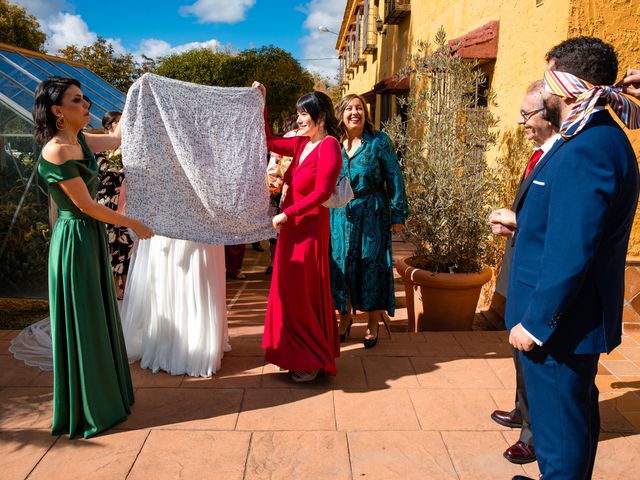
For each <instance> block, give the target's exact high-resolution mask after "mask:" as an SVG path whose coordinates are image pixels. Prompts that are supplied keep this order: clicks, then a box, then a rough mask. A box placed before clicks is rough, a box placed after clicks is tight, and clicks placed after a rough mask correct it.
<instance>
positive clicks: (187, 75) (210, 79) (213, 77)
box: [154, 48, 231, 87]
mask: <svg viewBox="0 0 640 480" xmlns="http://www.w3.org/2000/svg"><path fill="white" fill-rule="evenodd" d="M230 58H231V55H230V54H227V53H222V52H214V51H213V50H211V49H209V48H197V49H194V50H189V51H187V52H184V53H174V54H173V55H169V56H167V57H164V58H162V59H160V60H159V62H158V63H159V65H158V66H157V67H156V69H155V72H154V73H156V74H158V75H162V76H163V77H168V78H174V79H176V80H182V81H184V82H191V83H198V84H200V85H217V86H223V87H227V86H229V81H227V80H226V79H225V76H226V75H227V74H226V73H223V69H224V65H225V63H227V62H228V61H229V59H230Z"/></svg>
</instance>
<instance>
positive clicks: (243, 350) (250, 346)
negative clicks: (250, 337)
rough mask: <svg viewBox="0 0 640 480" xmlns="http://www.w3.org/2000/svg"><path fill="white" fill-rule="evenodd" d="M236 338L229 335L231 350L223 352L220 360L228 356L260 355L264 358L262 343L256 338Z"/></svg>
mask: <svg viewBox="0 0 640 480" xmlns="http://www.w3.org/2000/svg"><path fill="white" fill-rule="evenodd" d="M236 340H237V338H234V337H231V351H230V352H227V353H225V354H224V358H223V360H222V362H223V363H224V362H225V360H226V359H227V358H229V357H260V358H264V350H263V349H262V344H261V343H260V341H259V340H258V339H257V338H256V339H254V340H255V341H253V342H251V341H242V340H239V341H236Z"/></svg>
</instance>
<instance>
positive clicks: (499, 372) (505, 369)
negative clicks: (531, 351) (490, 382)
mask: <svg viewBox="0 0 640 480" xmlns="http://www.w3.org/2000/svg"><path fill="white" fill-rule="evenodd" d="M487 363H488V364H489V367H491V370H493V372H494V373H495V374H496V376H497V377H498V378H499V379H500V382H501V383H502V385H503V386H504V387H505V388H511V389H514V390H515V388H516V383H517V382H516V367H515V365H514V363H513V357H508V358H491V359H487Z"/></svg>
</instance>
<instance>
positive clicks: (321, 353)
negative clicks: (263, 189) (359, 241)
mask: <svg viewBox="0 0 640 480" xmlns="http://www.w3.org/2000/svg"><path fill="white" fill-rule="evenodd" d="M265 123H266V122H265ZM308 142H309V137H289V138H284V137H273V136H271V134H270V132H269V130H268V127H267V144H268V148H269V150H270V151H272V152H276V153H279V154H281V155H285V156H289V157H293V161H292V162H291V165H290V166H289V168H288V170H287V172H286V173H285V176H284V182H285V184H287V185H289V187H288V191H287V194H286V196H285V200H284V204H283V211H284V213H285V214H286V215H287V217H288V220H287V222H286V223H285V224H284V225H283V226H282V228H281V229H280V235H279V236H278V243H277V246H276V254H275V259H274V263H273V275H272V278H271V290H270V292H269V303H268V305H267V316H266V320H265V325H264V336H263V340H262V348H264V349H265V350H266V355H265V358H266V360H267V362H269V363H273V364H275V365H278V366H279V367H281V368H283V369H285V370H293V371H311V370H315V369H321V370H322V371H323V372H324V373H327V374H330V375H335V374H336V362H335V358H336V357H338V356H339V355H340V337H339V330H338V325H337V322H336V317H335V313H334V309H333V300H332V297H331V284H330V276H329V242H330V227H329V210H328V209H327V208H326V207H323V206H322V203H323V202H325V201H326V200H327V199H328V198H329V197H330V196H331V194H332V193H333V190H334V188H335V185H336V181H337V179H338V175H339V173H340V169H341V167H342V155H341V153H340V144H339V143H338V141H337V140H336V139H335V138H333V137H326V138H325V139H323V140H322V142H320V143H319V144H318V145H317V146H316V147H315V148H314V149H313V150H312V151H311V152H310V153H309V155H307V157H306V158H305V159H304V160H303V162H302V164H300V163H299V162H300V154H301V153H302V151H303V149H304V147H305V145H306V144H307V143H308Z"/></svg>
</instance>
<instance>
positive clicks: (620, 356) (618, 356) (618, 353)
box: [600, 347, 635, 361]
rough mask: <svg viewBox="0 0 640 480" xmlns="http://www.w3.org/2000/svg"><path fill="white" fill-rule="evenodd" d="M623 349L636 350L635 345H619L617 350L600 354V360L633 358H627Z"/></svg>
mask: <svg viewBox="0 0 640 480" xmlns="http://www.w3.org/2000/svg"><path fill="white" fill-rule="evenodd" d="M621 349H627V350H635V349H634V348H633V347H618V348H616V349H615V350H612V351H611V352H609V353H603V354H602V355H600V361H602V360H632V359H631V358H627V357H625V356H624V354H623V353H622V351H621Z"/></svg>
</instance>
